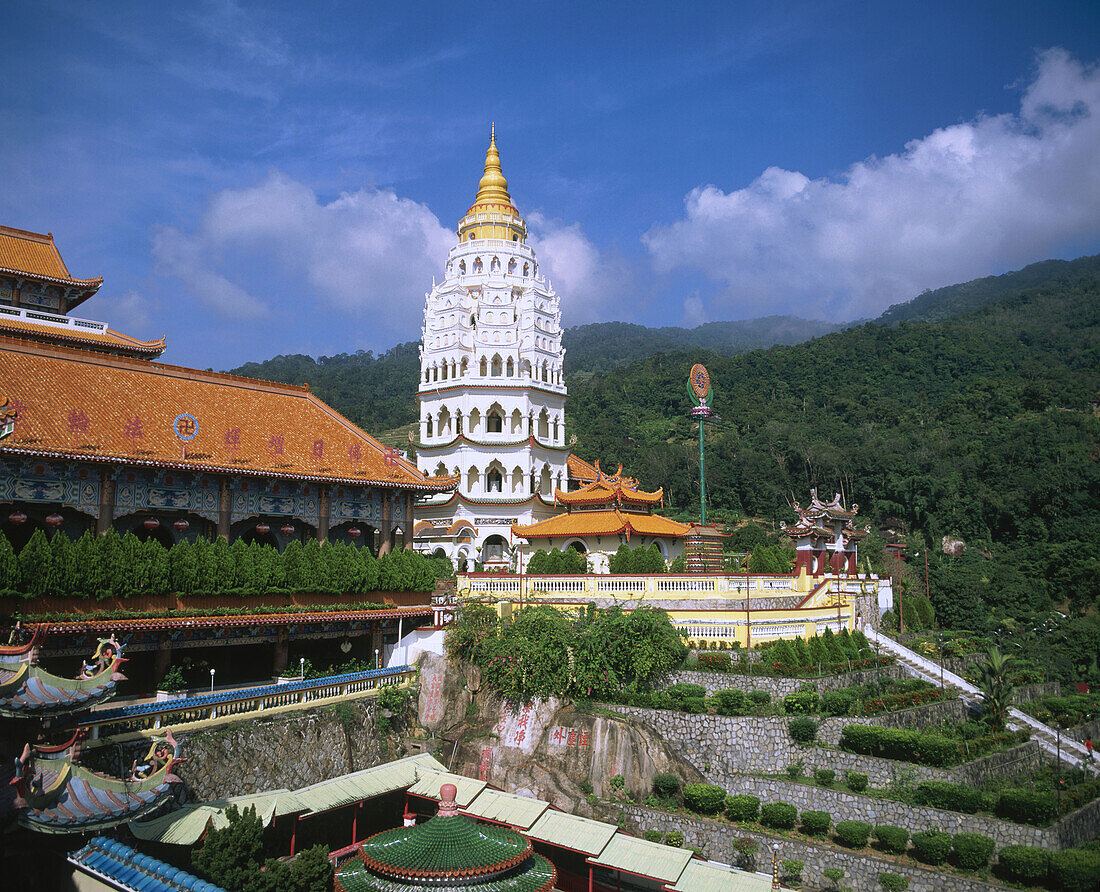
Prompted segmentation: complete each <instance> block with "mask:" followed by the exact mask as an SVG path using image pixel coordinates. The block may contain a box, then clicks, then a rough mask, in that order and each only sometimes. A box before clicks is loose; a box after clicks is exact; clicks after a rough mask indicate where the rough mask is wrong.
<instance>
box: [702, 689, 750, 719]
mask: <svg viewBox="0 0 1100 892" xmlns="http://www.w3.org/2000/svg"><path fill="white" fill-rule="evenodd" d="M711 700H712V701H713V703H714V706H715V709H716V711H717V712H718V714H719V715H744V714H745V712H746V710H747V709H748V708H749V707H748V702H747V701H748V698H747V697H746V696H745V692H744V691H729V690H722V691H715V692H714V696H713V697H712V698H711Z"/></svg>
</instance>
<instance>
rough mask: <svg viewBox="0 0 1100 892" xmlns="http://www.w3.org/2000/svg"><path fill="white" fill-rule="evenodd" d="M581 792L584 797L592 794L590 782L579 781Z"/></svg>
mask: <svg viewBox="0 0 1100 892" xmlns="http://www.w3.org/2000/svg"><path fill="white" fill-rule="evenodd" d="M581 792H582V793H584V794H585V795H586V796H587V795H588V794H589V793H591V792H593V788H592V781H587V780H584V781H581Z"/></svg>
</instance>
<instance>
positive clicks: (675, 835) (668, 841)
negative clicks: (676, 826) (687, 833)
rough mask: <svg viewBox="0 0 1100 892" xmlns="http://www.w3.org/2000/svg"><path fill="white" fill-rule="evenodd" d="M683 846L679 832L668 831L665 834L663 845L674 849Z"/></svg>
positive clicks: (682, 835) (682, 838)
mask: <svg viewBox="0 0 1100 892" xmlns="http://www.w3.org/2000/svg"><path fill="white" fill-rule="evenodd" d="M683 844H684V834H682V833H681V832H680V831H679V830H669V831H668V833H666V834H665V845H666V846H672V847H673V848H675V849H678V848H680V846H682V845H683Z"/></svg>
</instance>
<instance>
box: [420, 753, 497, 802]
mask: <svg viewBox="0 0 1100 892" xmlns="http://www.w3.org/2000/svg"><path fill="white" fill-rule="evenodd" d="M436 764H438V763H436ZM439 768H440V770H439V771H423V772H421V775H420V780H419V781H418V782H417V783H416V784H414V785H413V786H412V787H410V788H409V792H410V793H412V794H413V795H414V796H423V797H424V798H426V799H438V798H439V788H440V787H442V786H443V785H444V784H454V785H455V788H456V789H457V790H458V795H457V796H456V797H455V802H457V803H458V805H459V807H460V808H465V807H466V806H467V805H469V804H470V802H471V801H472V800H473V798H474V797H475V796H476V795H477V794H478V793H480V792H481V791H482V790H484V789H485V781H483V780H475V779H474V778H472V777H465V776H464V775H461V774H451V773H450V772H449V771H445V770H443V766H442V765H440V766H439Z"/></svg>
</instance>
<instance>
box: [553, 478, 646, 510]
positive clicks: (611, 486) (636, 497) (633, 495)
mask: <svg viewBox="0 0 1100 892" xmlns="http://www.w3.org/2000/svg"><path fill="white" fill-rule="evenodd" d="M664 497H665V491H664V488H663V487H662V488H661V489H658V490H657V491H656V492H645V491H644V490H640V489H638V485H637V483H636V482H635V481H633V480H631V479H630V478H623V479H620V480H615V481H610V480H608V479H607V478H601V479H600V480H597V481H594V482H593V483H586V484H585V485H584V486H582V487H581V488H580V489H575V490H573V491H572V492H562V491H561V490H560V489H556V490H555V491H554V499H555V500H556V501H558V502H560V503H561V504H562V505H601V504H612V503H614V504H616V505H621V504H622V503H623V502H634V503H635V504H639V505H660V504H661V503H662V502H663V501H664Z"/></svg>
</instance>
